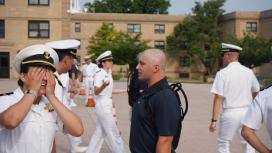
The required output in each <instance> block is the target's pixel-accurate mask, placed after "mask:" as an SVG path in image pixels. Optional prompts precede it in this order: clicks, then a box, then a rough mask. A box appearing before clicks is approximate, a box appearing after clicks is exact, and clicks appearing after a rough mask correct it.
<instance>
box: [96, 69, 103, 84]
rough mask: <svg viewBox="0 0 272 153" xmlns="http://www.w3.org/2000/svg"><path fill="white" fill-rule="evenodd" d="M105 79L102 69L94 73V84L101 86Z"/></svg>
mask: <svg viewBox="0 0 272 153" xmlns="http://www.w3.org/2000/svg"><path fill="white" fill-rule="evenodd" d="M103 79H104V76H103V73H102V72H101V70H100V71H99V72H97V73H96V74H95V75H94V86H95V87H101V86H102V84H103Z"/></svg>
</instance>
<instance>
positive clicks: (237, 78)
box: [211, 62, 260, 153]
mask: <svg viewBox="0 0 272 153" xmlns="http://www.w3.org/2000/svg"><path fill="white" fill-rule="evenodd" d="M259 90H260V86H259V83H258V80H257V79H256V77H255V75H254V73H253V72H252V71H251V70H250V69H248V68H247V67H245V66H243V65H241V64H240V63H239V62H231V63H229V64H228V66H227V67H225V68H224V69H222V70H220V71H219V72H218V73H217V74H216V77H215V80H214V83H213V86H212V89H211V92H212V93H214V94H217V95H220V96H222V97H224V101H223V111H222V113H221V114H220V124H219V131H218V138H217V140H218V151H219V153H229V152H230V150H229V145H230V141H231V140H232V138H233V136H234V134H235V133H236V134H238V136H239V138H240V140H241V144H242V147H243V149H244V152H245V153H254V152H255V150H254V149H253V147H251V146H250V145H249V144H248V143H247V142H246V141H245V140H244V139H243V138H242V137H241V126H242V125H241V119H242V117H243V116H244V115H245V113H246V111H247V109H248V106H249V105H250V103H251V102H252V92H258V91H259Z"/></svg>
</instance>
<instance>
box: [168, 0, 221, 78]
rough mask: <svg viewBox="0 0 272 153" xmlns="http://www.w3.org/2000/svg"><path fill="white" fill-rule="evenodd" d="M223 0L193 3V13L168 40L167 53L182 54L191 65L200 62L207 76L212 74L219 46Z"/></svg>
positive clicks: (215, 67)
mask: <svg viewBox="0 0 272 153" xmlns="http://www.w3.org/2000/svg"><path fill="white" fill-rule="evenodd" d="M224 2H225V0H209V1H206V2H204V3H203V4H202V3H200V2H195V7H194V8H193V9H192V10H193V14H192V15H189V16H187V17H186V18H185V19H184V20H183V21H182V22H180V23H179V24H178V25H177V26H176V27H175V28H174V32H173V33H172V34H171V35H170V36H169V37H167V44H168V48H167V51H168V52H171V51H175V52H177V51H178V52H182V53H183V54H184V55H186V56H187V57H190V60H191V62H192V63H193V62H196V61H200V62H201V63H202V64H203V65H204V66H205V67H206V70H207V73H208V74H209V75H211V74H215V72H216V70H217V67H218V63H219V58H218V57H219V55H220V50H221V49H220V47H221V33H222V32H221V28H220V27H221V26H220V25H219V17H220V16H221V15H222V14H223V13H224V10H223V9H221V7H222V6H223V4H224Z"/></svg>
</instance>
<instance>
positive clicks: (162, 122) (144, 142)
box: [129, 78, 181, 153]
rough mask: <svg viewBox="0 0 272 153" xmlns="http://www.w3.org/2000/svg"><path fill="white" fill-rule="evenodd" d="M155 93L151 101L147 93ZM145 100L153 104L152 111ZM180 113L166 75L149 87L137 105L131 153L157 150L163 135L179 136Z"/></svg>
mask: <svg viewBox="0 0 272 153" xmlns="http://www.w3.org/2000/svg"><path fill="white" fill-rule="evenodd" d="M160 89H163V90H160ZM156 91H158V92H156ZM154 92H156V93H155V94H154V95H152V96H151V97H150V98H148V101H147V100H144V97H145V96H146V95H148V94H152V93H154ZM145 103H149V104H150V107H149V108H150V110H151V112H152V113H151V112H150V111H147V109H146V106H145ZM152 115H153V117H152ZM180 116H181V114H180V110H179V104H178V100H177V97H176V95H175V93H174V92H173V91H172V90H171V88H170V87H169V85H168V83H167V80H166V78H164V79H162V80H160V81H159V82H157V83H155V84H154V85H152V86H151V87H149V88H148V89H147V90H146V92H145V93H144V95H143V96H142V97H140V98H139V99H138V100H137V102H136V103H135V104H134V105H133V110H132V118H131V129H130V141H129V146H130V150H131V152H132V153H155V152H156V144H157V140H158V137H159V136H175V134H176V132H177V129H178V123H179V122H180V120H179V119H180ZM173 152H174V151H172V153H173Z"/></svg>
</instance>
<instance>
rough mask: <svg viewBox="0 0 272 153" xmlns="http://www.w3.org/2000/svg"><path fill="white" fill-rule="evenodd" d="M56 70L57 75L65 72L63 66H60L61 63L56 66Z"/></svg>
mask: <svg viewBox="0 0 272 153" xmlns="http://www.w3.org/2000/svg"><path fill="white" fill-rule="evenodd" d="M56 71H57V73H58V74H59V75H61V74H62V73H64V72H65V71H64V68H63V66H61V63H59V64H58V65H57V66H56Z"/></svg>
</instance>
